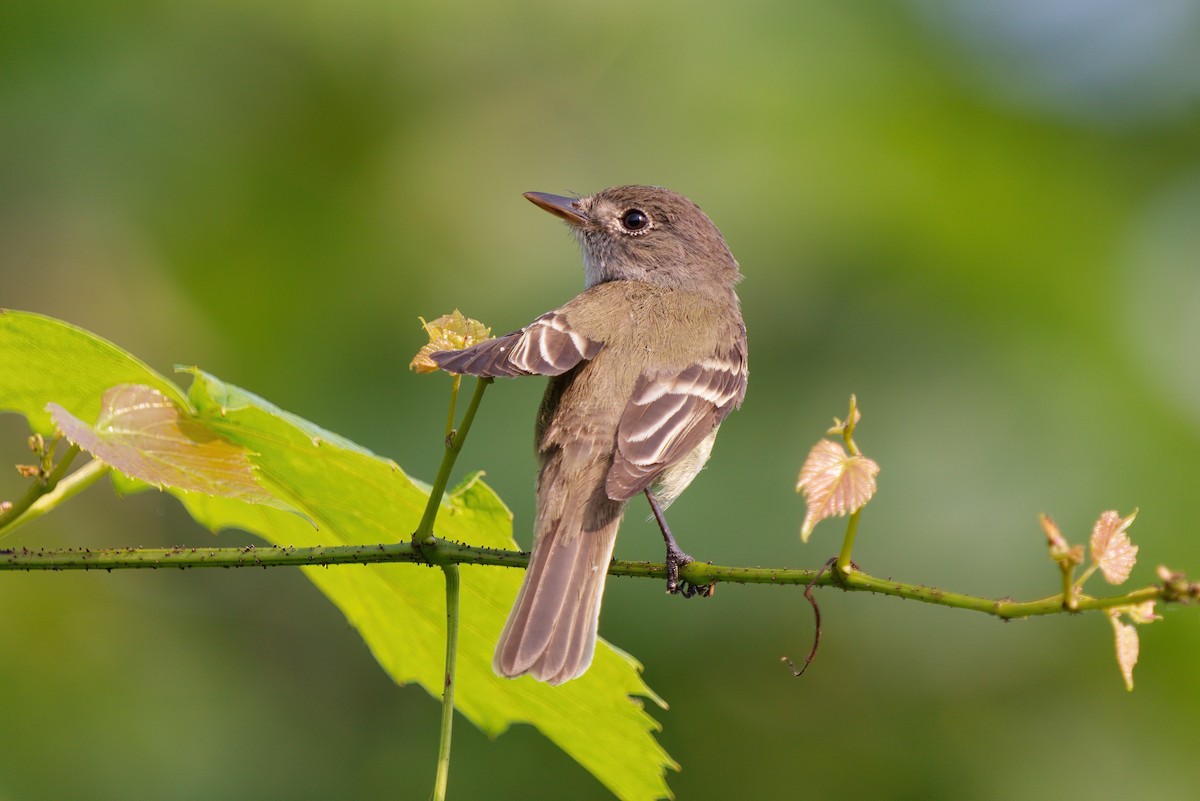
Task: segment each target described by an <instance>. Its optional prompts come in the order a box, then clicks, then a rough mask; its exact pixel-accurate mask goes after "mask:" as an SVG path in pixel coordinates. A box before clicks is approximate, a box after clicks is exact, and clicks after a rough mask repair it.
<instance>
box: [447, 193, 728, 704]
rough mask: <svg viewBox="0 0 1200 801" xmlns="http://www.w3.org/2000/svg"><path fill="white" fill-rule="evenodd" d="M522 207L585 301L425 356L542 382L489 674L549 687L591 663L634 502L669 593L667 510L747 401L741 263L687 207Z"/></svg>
mask: <svg viewBox="0 0 1200 801" xmlns="http://www.w3.org/2000/svg"><path fill="white" fill-rule="evenodd" d="M525 197H526V198H528V199H529V200H530V201H532V202H533V203H535V204H536V205H538V206H540V207H541V208H543V209H545V210H546V211H549V212H550V213H552V214H555V215H557V216H559V217H561V218H562V219H563V220H565V221H566V222H567V224H568V225H569V227H570V230H571V232H572V233H573V234H574V235H575V238H576V239H578V240H579V244H580V246H581V248H582V250H583V263H584V270H585V274H586V283H587V289H586V290H585V291H584V292H583V293H582V294H580V295H578V296H577V297H575V298H574V299H573V300H571V301H569V302H568V303H566V304H564V305H563V306H560V307H559V308H557V309H555V310H554V311H551V312H547V313H546V314H543V315H542V316H541V317H539V318H537V319H536V320H534V321H533V322H532V323H530V324H529V325H527V326H525V327H524V328H522V329H521V330H520V331H515V332H513V333H511V334H508V335H507V336H503V337H499V338H498V339H493V340H489V341H487V342H482V343H479V344H477V345H474V346H472V347H469V348H465V349H463V350H458V351H446V352H442V353H437V354H434V355H433V359H434V360H435V361H436V362H437V364H438V365H439V366H440V367H442V368H443V369H445V370H448V371H450V372H452V373H462V374H468V375H475V376H491V377H501V376H521V375H544V376H552V378H551V379H550V382H549V385H548V386H547V387H546V394H545V396H544V397H543V399H542V405H541V408H540V410H539V411H538V415H537V425H536V430H535V444H536V447H537V455H538V461H539V464H540V470H539V473H538V481H537V521H536V524H535V527H534V541H533V553H532V556H531V557H530V560H529V568H528V570H527V572H526V574H525V580H524V583H523V584H522V585H521V590H520V593H519V594H518V595H517V600H516V603H515V604H514V605H513V608H512V611H511V612H510V613H509V617H508V622H507V624H506V625H505V626H504V631H503V633H502V634H501V635H500V640H499V643H498V644H497V646H496V654H495V658H494V660H493V662H492V666H493V668H494V669H495V671H496V673H498V674H499V675H501V676H508V677H516V676H520V675H523V674H525V673H528V674H530V675H532V676H533V677H534V678H536V679H539V680H541V681H546V682H549V683H551V684H559V683H561V682H564V681H567V680H568V679H573V678H575V677H577V676H579V675H581V674H583V672H584V671H586V670H587V668H588V666H589V665H590V664H591V662H592V655H593V653H594V651H595V647H596V626H597V623H598V621H599V617H600V601H601V597H602V595H603V593H604V579H605V576H606V574H607V571H608V566H609V562H610V561H611V559H612V552H613V545H614V543H615V541H616V536H617V527H618V526H619V525H620V522H621V515H622V514H623V512H624V511H625V504H626V503H627V502H628V501H629V500H630V499H631V498H633V497H634V496H635V495H637V494H638V493H642V492H644V493H645V494H646V497H647V498H648V499H649V501H650V506H651V509H652V511H653V512H654V515H655V517H656V519H657V520H658V522H659V525H660V527H661V528H662V532H663V537H664V539H665V540H666V543H667V568H668V579H667V589H668V591H670V592H676V591H677V590H678V589H679V578H678V576H679V568H680V567H681V566H682V565H684V564H686V563H687V562H690V561H691V557H689V556H688V555H687V554H685V553H683V552H682V551H681V550H679V547H678V546H677V545H676V544H675V541H674V538H673V537H672V536H671V532H670V529H669V528H667V525H666V521H665V519H664V518H663V516H662V509H664V508H665V507H667V506H668V505H669V504H670V503H671V502H672V501H674V500H675V498H676V497H678V496H679V494H680V493H681V492H683V490H684V489H685V488H686V487H687V486H688V484H690V483H691V481H692V479H694V478H695V477H696V474H697V473H699V472H700V469H701V468H702V467H703V466H704V463H705V462H706V461H708V457H709V454H710V453H711V451H712V447H713V441H714V440H715V439H716V435H717V429H718V427H719V426H720V424H721V421H722V420H724V419H725V416H726V415H728V414H729V412H731V411H732V410H733V409H735V408H737V407H738V406H740V405H741V403H742V398H743V397H744V396H745V394H746V379H747V375H748V372H747V366H746V327H745V325H743V323H742V315H741V310H740V304H739V302H738V297H737V294H736V293H735V292H734V285H735V284H737V282H738V281H739V280H740V279H741V273H740V272H739V270H738V264H737V261H736V260H735V259H734V258H733V254H732V253H730V252H729V248H728V247H727V246H726V244H725V240H724V239H723V238H722V236H721V233H720V231H718V230H717V228H716V226H715V225H713V223H712V221H711V220H709V218H708V216H707V215H705V214H704V212H703V211H701V210H700V208H699V207H698V206H696V204H694V203H692V201H690V200H688V199H687V198H686V197H684V196H683V195H680V194H677V193H675V192H671V191H669V190H667V189H661V188H659V187H653V186H619V187H614V188H612V189H605V190H604V191H602V192H598V193H597V194H595V195H592V196H591V197H583V198H569V197H560V196H557V195H548V194H544V193H541V192H529V193H527V194H526V195H525Z"/></svg>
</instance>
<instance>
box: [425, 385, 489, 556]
mask: <svg viewBox="0 0 1200 801" xmlns="http://www.w3.org/2000/svg"><path fill="white" fill-rule="evenodd" d="M455 378H456V379H457V376H456V377H455ZM490 383H492V379H490V378H480V379H478V380H477V381H476V382H475V392H474V394H472V395H471V402H470V404H468V405H467V411H466V412H465V413H464V414H463V419H462V423H461V424H459V427H458V429H457V430H451V431H450V432H449V433H448V434H447V435H446V450H445V452H444V453H443V454H442V463H441V464H440V465H439V466H438V471H437V476H436V477H435V478H434V479H433V488H432V489H431V490H430V492H429V503H427V504H425V514H424V515H422V516H421V522H420V524H418V525H417V530H416V531H414V532H413V535H412V541H413V543H414V544H418V545H434V544H436V540H435V539H434V536H433V523H434V521H435V520H436V519H437V513H438V508H439V507H440V506H441V505H442V496H443V495H445V494H446V486H447V485H448V484H449V483H450V472H451V471H452V470H453V469H454V462H455V461H456V460H457V459H458V454H459V453H460V452H461V451H462V446H463V442H465V441H466V439H467V433H468V432H469V431H470V430H471V423H473V422H475V413H476V412H477V411H478V410H479V402H480V401H481V400H483V393H484V390H486V389H487V387H488V384H490ZM450 397H451V403H453V402H454V399H455V398H457V397H458V382H457V380H456V381H455V384H454V387H453V389H452V390H451V396H450Z"/></svg>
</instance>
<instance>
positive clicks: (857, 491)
mask: <svg viewBox="0 0 1200 801" xmlns="http://www.w3.org/2000/svg"><path fill="white" fill-rule="evenodd" d="M878 474H879V465H877V464H876V463H875V462H874V461H873V460H871V459H868V458H867V457H865V456H862V455H855V456H851V455H849V454H847V453H846V449H845V448H844V447H842V444H841V443H840V442H834V441H833V440H828V439H823V440H821V441H820V442H818V443H817V444H816V445H814V446H813V449H812V450H811V451H809V453H808V459H806V460H805V462H804V466H803V467H802V468H800V479H799V480H798V481H797V482H796V491H797V492H803V493H804V502H805V504H807V506H808V513H807V514H806V515H805V517H804V524H803V525H802V526H801V527H800V537H801V539H803V540H804V541H805V542H808V538H809V536H810V535H811V534H812V531H813V528H815V527H816V525H817V523H819V522H821V521H822V520H824V519H825V518H827V517H841V516H842V515H845V514H850V513H852V512H856V511H858V510H859V509H861V508H862V507H863V505H864V504H866V502H867V501H869V500H871V496H872V495H874V494H875V476H876V475H878Z"/></svg>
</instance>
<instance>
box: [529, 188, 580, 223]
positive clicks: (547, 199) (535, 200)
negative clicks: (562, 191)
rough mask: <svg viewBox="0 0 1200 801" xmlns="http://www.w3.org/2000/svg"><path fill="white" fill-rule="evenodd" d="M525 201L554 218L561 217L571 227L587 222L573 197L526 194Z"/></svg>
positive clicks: (536, 193) (543, 193)
mask: <svg viewBox="0 0 1200 801" xmlns="http://www.w3.org/2000/svg"><path fill="white" fill-rule="evenodd" d="M525 199H526V200H528V201H529V202H530V203H532V204H534V205H535V206H540V207H542V208H543V209H545V210H546V211H548V212H550V213H551V214H553V215H554V216H556V217H562V218H563V219H564V220H566V221H567V222H569V223H570V224H571V225H579V224H580V223H583V222H586V221H587V217H585V216H584V215H583V209H581V208H580V207H579V201H578V200H576V199H575V198H573V197H563V196H562V195H550V194H547V193H545V192H526V193H525Z"/></svg>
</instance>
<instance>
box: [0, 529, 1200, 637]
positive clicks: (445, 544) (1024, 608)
mask: <svg viewBox="0 0 1200 801" xmlns="http://www.w3.org/2000/svg"><path fill="white" fill-rule="evenodd" d="M431 559H434V560H436V563H437V564H438V565H448V564H472V565H492V566H496V567H518V568H524V567H527V566H528V564H529V554H527V553H521V552H520V551H507V550H503V549H500V548H483V547H478V546H473V545H464V544H462V543H458V542H452V541H450V540H441V539H438V540H434V541H433V542H432V543H430V542H422V543H420V545H419V546H418V545H414V544H413V543H411V542H400V543H391V544H379V545H336V546H316V547H311V548H295V547H289V546H268V547H259V546H254V545H247V546H244V547H241V548H195V547H177V548H103V549H89V548H66V549H59V550H53V549H31V548H10V549H0V571H3V570H48V571H60V570H107V571H112V570H129V569H143V570H144V569H155V568H176V569H182V568H192V567H222V568H229V567H259V568H262V567H286V566H290V567H296V566H300V565H339V564H379V563H385V562H411V563H417V564H428V563H429V562H430V560H431ZM817 573H818V571H817V570H804V569H794V568H775V567H738V566H733V565H712V564H708V563H704V562H689V563H688V564H687V565H685V566H684V567H682V568H681V569H680V571H679V575H680V578H682V579H684V580H686V581H688V582H690V583H692V584H697V585H707V584H711V583H714V582H724V583H727V584H771V585H777V586H801V587H802V586H804V585H806V584H809V583H810V582H811V583H812V584H813V586H815V587H823V586H829V585H835V586H837V587H839V588H841V589H843V590H847V591H850V592H873V593H877V594H879V595H889V596H892V597H894V598H904V599H907V600H910V601H921V602H922V603H930V604H936V605H938V606H947V607H951V608H954V609H967V610H970V611H973V612H983V613H985V614H989V615H992V616H994V617H998V618H1003V619H1006V620H1011V619H1014V618H1023V617H1037V616H1042V615H1053V614H1063V613H1065V612H1067V611H1068V610H1065V609H1064V608H1063V596H1062V593H1056V594H1054V595H1051V596H1047V597H1045V598H1039V599H1037V600H1032V601H1015V600H1012V599H1011V598H1000V599H996V598H985V597H982V596H976V595H966V594H964V593H957V592H948V591H946V590H941V589H938V588H937V587H930V586H927V585H924V584H912V583H908V582H903V581H896V580H894V579H891V578H884V577H881V576H873V575H871V574H870V573H866V572H864V571H862V570H861V569H858V570H851V571H850V573H849V574H847V575H843V576H840V577H837V576H835V575H834V574H832V573H830V572H829V571H826V572H825V575H823V576H821V577H820V578H817ZM608 574H609V575H610V576H630V577H634V578H653V579H658V580H663V579H665V578H666V576H667V567H666V565H664V564H662V563H661V562H631V561H621V560H614V561H613V562H612V563H611V564H610V565H609V568H608ZM814 579H816V580H815V581H814ZM1180 587H1183V588H1184V589H1180ZM1193 588H1194V589H1193ZM1155 600H1157V601H1162V602H1168V603H1169V602H1197V601H1200V582H1197V583H1195V584H1190V585H1189V584H1187V583H1186V582H1179V586H1178V587H1177V586H1175V585H1172V586H1169V587H1168V586H1163V585H1159V584H1152V585H1149V586H1146V587H1143V588H1141V589H1137V590H1132V591H1130V592H1128V593H1125V594H1124V595H1114V596H1109V597H1105V598H1093V597H1089V596H1086V595H1078V596H1077V603H1078V610H1077V611H1080V612H1086V611H1092V610H1098V609H1109V608H1111V607H1114V606H1126V605H1129V604H1139V603H1144V602H1145V601H1155Z"/></svg>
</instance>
